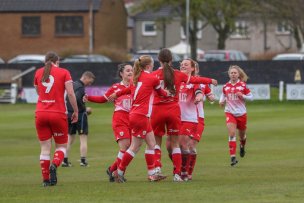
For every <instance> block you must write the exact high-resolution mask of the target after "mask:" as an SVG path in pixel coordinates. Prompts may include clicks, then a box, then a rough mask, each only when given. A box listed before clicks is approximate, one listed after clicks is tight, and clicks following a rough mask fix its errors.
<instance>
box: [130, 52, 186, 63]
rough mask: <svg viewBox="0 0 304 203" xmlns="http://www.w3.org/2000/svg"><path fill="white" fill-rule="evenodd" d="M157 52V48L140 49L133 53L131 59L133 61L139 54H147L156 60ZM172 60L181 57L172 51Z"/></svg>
mask: <svg viewBox="0 0 304 203" xmlns="http://www.w3.org/2000/svg"><path fill="white" fill-rule="evenodd" d="M158 53H159V50H140V51H137V52H136V53H134V54H133V56H132V59H131V61H135V60H136V59H138V58H139V57H140V56H141V55H149V56H151V57H152V58H153V60H154V61H158ZM172 57H173V58H172V60H173V61H174V62H178V61H181V60H182V59H181V57H179V56H178V55H177V54H174V53H172Z"/></svg>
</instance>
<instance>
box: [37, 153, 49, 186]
mask: <svg viewBox="0 0 304 203" xmlns="http://www.w3.org/2000/svg"><path fill="white" fill-rule="evenodd" d="M50 163H51V161H50V155H40V168H41V173H42V178H43V180H44V181H48V180H49V179H50Z"/></svg>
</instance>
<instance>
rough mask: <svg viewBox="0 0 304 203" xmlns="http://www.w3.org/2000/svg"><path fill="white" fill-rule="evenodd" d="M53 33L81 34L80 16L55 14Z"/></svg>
mask: <svg viewBox="0 0 304 203" xmlns="http://www.w3.org/2000/svg"><path fill="white" fill-rule="evenodd" d="M55 34H56V35H63V36H67V35H68V36H70V35H73V36H75V35H76V36H77V35H83V17H82V16H56V17H55Z"/></svg>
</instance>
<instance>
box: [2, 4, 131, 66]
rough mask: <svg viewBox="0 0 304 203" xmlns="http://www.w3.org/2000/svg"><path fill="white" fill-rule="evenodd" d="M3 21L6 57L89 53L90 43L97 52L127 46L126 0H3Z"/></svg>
mask: <svg viewBox="0 0 304 203" xmlns="http://www.w3.org/2000/svg"><path fill="white" fill-rule="evenodd" d="M90 5H92V7H90ZM90 8H92V9H90ZM90 11H92V12H90ZM91 13H92V18H90V14H91ZM0 24H1V27H0V33H1V35H0V57H1V58H3V59H5V60H8V59H9V58H12V57H14V56H15V55H18V54H44V53H46V52H47V51H49V50H53V51H56V52H58V53H59V54H72V53H89V51H90V47H91V48H92V51H93V52H94V53H101V52H103V53H105V52H107V50H108V51H109V50H112V51H113V50H119V51H123V52H124V51H125V52H126V50H127V12H126V9H125V7H124V2H123V0H48V1H46V0H0ZM90 25H92V29H90ZM90 30H92V34H91V37H90ZM90 40H91V41H90Z"/></svg>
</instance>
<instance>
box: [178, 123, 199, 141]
mask: <svg viewBox="0 0 304 203" xmlns="http://www.w3.org/2000/svg"><path fill="white" fill-rule="evenodd" d="M196 129H197V123H193V122H188V121H182V125H181V126H180V129H179V134H180V135H184V136H189V137H191V138H193V137H194V136H195V135H196Z"/></svg>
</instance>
